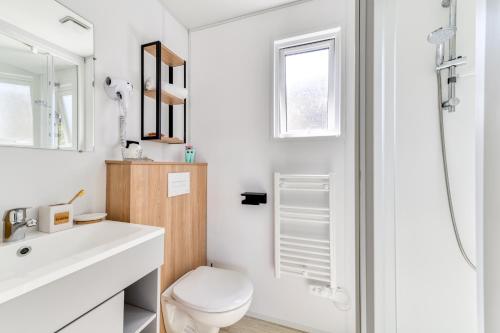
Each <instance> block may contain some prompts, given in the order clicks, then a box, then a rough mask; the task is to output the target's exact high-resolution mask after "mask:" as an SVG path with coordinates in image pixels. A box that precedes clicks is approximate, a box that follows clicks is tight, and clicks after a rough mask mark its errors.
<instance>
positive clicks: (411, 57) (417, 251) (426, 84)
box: [365, 0, 485, 333]
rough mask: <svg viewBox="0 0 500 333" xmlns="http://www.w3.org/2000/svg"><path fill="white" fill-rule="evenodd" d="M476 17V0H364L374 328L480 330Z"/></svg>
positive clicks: (386, 331)
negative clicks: (369, 70) (367, 1)
mask: <svg viewBox="0 0 500 333" xmlns="http://www.w3.org/2000/svg"><path fill="white" fill-rule="evenodd" d="M483 15H484V1H483V0H444V1H442V0H421V1H412V0H376V1H375V2H374V8H373V17H374V20H373V23H371V22H369V23H368V24H369V25H370V24H373V25H372V26H371V27H370V26H369V27H368V29H367V30H368V31H374V35H373V45H374V46H373V47H374V54H373V61H374V62H373V86H372V91H373V92H374V95H373V119H370V118H368V120H367V124H368V126H372V127H371V128H372V129H373V137H367V138H366V140H365V143H366V147H367V148H366V150H367V151H369V152H371V153H373V160H372V161H371V162H373V165H372V166H371V167H372V168H373V169H372V170H373V179H372V183H371V186H373V188H368V191H370V190H371V191H372V194H373V197H372V199H373V201H372V202H370V201H367V203H368V209H372V210H371V211H368V212H369V214H371V215H369V217H372V220H371V221H370V220H368V221H369V223H371V224H367V229H366V235H367V236H366V237H367V239H368V240H371V239H373V244H371V243H369V242H368V243H367V248H366V250H365V251H366V258H367V262H368V263H369V264H372V265H373V269H372V270H371V271H370V268H368V272H369V273H372V274H373V276H370V275H368V278H367V287H366V289H367V295H368V296H367V298H368V302H367V304H369V305H368V307H367V313H369V315H368V319H367V320H366V321H367V326H368V327H369V328H370V327H371V328H373V331H374V332H376V333H379V332H381V333H421V332H425V333H448V332H453V333H480V332H481V318H482V315H481V307H480V306H479V304H480V303H481V298H482V290H481V283H480V281H481V278H482V264H481V262H482V252H481V248H482V234H481V230H482V229H481V226H482V218H481V214H482V202H481V195H480V193H482V186H483V184H482V169H483V165H482V163H483V162H482V149H483V147H482V133H483V132H482V126H483V108H482V103H483V102H482V101H483V83H482V82H483V81H484V68H483V62H484V55H485V52H484V45H483V40H484V34H485V28H484V19H482V17H483ZM440 27H441V28H440ZM370 29H371V30H370ZM371 122H372V123H371ZM367 198H368V200H369V199H370V197H369V196H368V197H367ZM370 205H372V206H370ZM371 207H373V208H371ZM370 260H371V261H370ZM370 299H373V301H370ZM370 302H371V303H370ZM370 306H372V307H370ZM368 332H371V330H368Z"/></svg>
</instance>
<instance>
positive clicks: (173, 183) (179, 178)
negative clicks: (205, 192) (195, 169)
mask: <svg viewBox="0 0 500 333" xmlns="http://www.w3.org/2000/svg"><path fill="white" fill-rule="evenodd" d="M167 179H168V184H167V192H168V197H169V198H170V197H175V196H178V195H183V194H188V193H190V189H191V174H190V173H189V172H175V173H169V174H168V175H167Z"/></svg>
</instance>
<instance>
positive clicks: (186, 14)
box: [162, 0, 297, 29]
mask: <svg viewBox="0 0 500 333" xmlns="http://www.w3.org/2000/svg"><path fill="white" fill-rule="evenodd" d="M162 1H163V3H164V4H165V6H166V7H167V9H168V10H169V12H170V13H172V15H174V16H175V17H176V18H177V19H178V20H179V21H180V22H181V23H182V24H183V25H184V26H185V27H186V28H188V29H193V28H198V27H201V26H205V25H208V24H213V23H217V22H221V21H224V20H228V19H232V18H235V17H238V16H242V15H246V14H251V13H254V12H258V11H261V10H265V9H269V8H273V7H277V6H281V5H285V4H288V3H292V2H296V1H297V0H210V1H208V0H162Z"/></svg>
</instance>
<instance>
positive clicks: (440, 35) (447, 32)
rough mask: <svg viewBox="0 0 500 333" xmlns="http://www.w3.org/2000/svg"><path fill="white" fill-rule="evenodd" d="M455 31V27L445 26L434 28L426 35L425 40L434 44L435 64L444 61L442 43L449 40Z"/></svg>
mask: <svg viewBox="0 0 500 333" xmlns="http://www.w3.org/2000/svg"><path fill="white" fill-rule="evenodd" d="M456 33H457V27H446V28H439V29H437V30H434V31H433V32H431V33H430V34H429V36H427V41H428V42H429V43H431V44H434V45H436V65H438V66H439V65H441V64H442V63H443V62H444V43H446V42H447V41H449V40H450V39H451V38H453V36H455V34H456Z"/></svg>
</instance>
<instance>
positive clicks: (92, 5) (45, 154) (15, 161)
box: [0, 0, 188, 215]
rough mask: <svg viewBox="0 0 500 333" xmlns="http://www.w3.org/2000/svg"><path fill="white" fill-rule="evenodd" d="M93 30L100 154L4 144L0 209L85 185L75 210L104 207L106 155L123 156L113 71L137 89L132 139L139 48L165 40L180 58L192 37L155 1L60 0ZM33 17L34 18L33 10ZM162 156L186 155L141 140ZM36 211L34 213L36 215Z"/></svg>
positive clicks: (45, 200)
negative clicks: (109, 82)
mask: <svg viewBox="0 0 500 333" xmlns="http://www.w3.org/2000/svg"><path fill="white" fill-rule="evenodd" d="M61 2H62V3H63V4H65V5H67V6H68V7H70V8H71V9H73V10H74V11H75V12H76V13H78V14H80V15H82V16H83V17H85V18H86V19H88V20H90V21H91V22H92V23H93V24H94V28H95V55H96V57H97V61H96V65H95V72H96V73H95V74H96V75H95V79H96V80H95V82H96V94H95V106H96V107H95V119H96V120H95V133H96V135H95V151H94V152H90V153H77V152H66V151H65V152H63V151H48V150H34V149H19V148H5V147H0V156H1V157H0V187H1V191H0V214H1V215H3V213H4V211H5V210H6V209H9V208H14V207H18V206H33V207H37V206H41V205H47V204H54V203H59V202H63V201H66V200H69V199H70V198H71V197H72V195H73V194H74V193H76V192H77V191H78V190H79V189H80V188H84V189H85V190H86V192H87V194H86V196H85V197H83V198H82V199H79V200H78V201H77V202H76V207H75V209H76V212H77V213H80V212H84V211H104V209H105V187H106V184H105V165H104V160H106V159H119V158H121V156H120V153H119V142H118V111H117V107H116V105H115V104H114V102H112V101H111V100H109V99H108V98H107V97H106V96H105V94H104V92H103V89H102V82H103V81H104V78H105V77H106V76H108V75H111V76H114V77H119V78H125V79H128V80H131V81H132V83H133V85H134V86H135V91H134V95H133V98H132V102H131V108H130V111H129V123H128V137H129V138H130V139H139V137H140V92H139V91H140V45H141V44H143V43H146V42H150V41H154V40H162V41H163V43H165V44H166V45H168V47H169V48H171V49H172V50H174V51H175V52H177V53H178V54H179V55H180V56H182V57H187V55H188V34H187V31H186V29H185V28H184V27H182V26H181V25H180V24H179V23H177V21H176V20H175V19H174V18H173V17H172V16H171V15H170V14H169V13H168V12H167V11H166V10H165V9H164V7H163V6H162V5H161V4H160V2H159V1H158V0H142V1H140V2H139V1H134V0H125V1H119V0H108V1H99V0H89V1H79V0H62V1H61ZM33 15H35V14H34V13H33ZM144 147H145V153H146V154H147V155H148V156H150V157H152V158H154V159H159V160H181V159H182V147H180V146H168V145H160V144H157V143H144ZM34 213H36V212H34Z"/></svg>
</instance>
